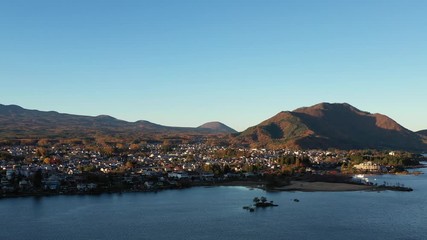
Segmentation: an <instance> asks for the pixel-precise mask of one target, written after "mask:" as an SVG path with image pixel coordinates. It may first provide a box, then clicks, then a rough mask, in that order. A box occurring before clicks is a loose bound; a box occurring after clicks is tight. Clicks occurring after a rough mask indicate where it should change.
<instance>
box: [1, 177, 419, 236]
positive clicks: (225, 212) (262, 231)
mask: <svg viewBox="0 0 427 240" xmlns="http://www.w3.org/2000/svg"><path fill="white" fill-rule="evenodd" d="M421 171H423V172H426V169H421ZM370 179H371V180H374V179H376V180H375V181H377V182H378V183H380V184H382V183H383V182H384V181H387V182H388V183H390V184H395V183H399V184H404V185H405V186H408V187H412V188H413V189H414V191H413V192H393V191H384V192H364V191H362V192H274V193H271V192H265V191H262V190H259V189H253V190H251V189H248V188H245V187H209V188H206V187H197V188H191V189H185V190H168V191H162V192H158V193H125V194H102V195H98V196H52V197H41V198H35V197H29V198H14V199H0V213H1V218H0V226H1V230H0V239H45V240H50V239H55V240H56V239H65V240H68V239H235V240H239V239H246V240H247V239H270V240H271V239H343V238H345V239H425V238H426V234H427V230H426V229H427V227H426V225H425V224H426V223H427V209H426V205H427V204H426V203H427V188H426V183H427V175H426V174H423V175H419V176H412V175H410V176H396V175H382V176H370ZM256 196H258V197H260V196H265V197H267V198H268V199H269V200H273V201H274V202H275V203H277V204H279V206H278V207H275V208H266V209H257V210H256V211H255V212H249V211H246V210H244V209H242V207H243V206H245V205H249V204H251V203H252V199H253V198H254V197H256ZM294 198H297V199H299V200H300V202H294V201H293V199H294Z"/></svg>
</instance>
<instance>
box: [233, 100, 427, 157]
mask: <svg viewBox="0 0 427 240" xmlns="http://www.w3.org/2000/svg"><path fill="white" fill-rule="evenodd" d="M239 142H240V143H244V144H249V145H251V146H257V147H260V146H262V147H270V148H279V147H291V148H304V149H309V148H321V149H328V148H337V149H364V148H375V149H396V150H399V149H402V150H424V149H427V145H426V144H424V143H423V141H422V139H421V137H420V136H419V135H418V134H416V133H414V132H412V131H410V130H408V129H406V128H404V127H402V126H401V125H399V124H398V123H396V122H395V121H394V120H392V119H391V118H389V117H387V116H385V115H382V114H371V113H368V112H364V111H361V110H359V109H357V108H355V107H353V106H351V105H349V104H346V103H344V104H330V103H321V104H317V105H314V106H311V107H304V108H299V109H296V110H294V111H291V112H280V113H278V114H277V115H275V116H273V117H272V118H270V119H267V120H265V121H263V122H262V123H260V124H258V125H256V126H253V127H250V128H248V129H247V130H245V131H244V132H242V133H241V134H240V135H239V136H238V137H237V138H236V139H235V143H239Z"/></svg>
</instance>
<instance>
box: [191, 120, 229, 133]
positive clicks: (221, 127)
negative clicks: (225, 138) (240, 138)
mask: <svg viewBox="0 0 427 240" xmlns="http://www.w3.org/2000/svg"><path fill="white" fill-rule="evenodd" d="M197 128H199V129H210V130H212V131H215V132H218V133H237V131H236V130H234V129H232V128H230V127H229V126H227V125H225V124H223V123H221V122H208V123H205V124H203V125H201V126H199V127H197Z"/></svg>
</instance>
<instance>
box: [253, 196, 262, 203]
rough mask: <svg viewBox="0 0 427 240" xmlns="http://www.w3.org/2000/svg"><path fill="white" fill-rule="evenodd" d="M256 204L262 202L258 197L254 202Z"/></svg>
mask: <svg viewBox="0 0 427 240" xmlns="http://www.w3.org/2000/svg"><path fill="white" fill-rule="evenodd" d="M252 201H253V202H254V203H259V202H260V201H261V200H260V199H259V198H258V197H254V199H253V200H252Z"/></svg>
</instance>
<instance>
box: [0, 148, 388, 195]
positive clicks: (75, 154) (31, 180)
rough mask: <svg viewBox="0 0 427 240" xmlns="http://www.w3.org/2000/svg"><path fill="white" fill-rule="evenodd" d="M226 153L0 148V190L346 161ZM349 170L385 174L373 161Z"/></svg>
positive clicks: (100, 185) (110, 185) (141, 186)
mask: <svg viewBox="0 0 427 240" xmlns="http://www.w3.org/2000/svg"><path fill="white" fill-rule="evenodd" d="M228 150H229V149H227V148H225V147H218V146H207V145H204V144H183V145H178V146H176V147H174V148H173V149H172V150H168V151H164V149H163V148H162V146H161V145H157V144H151V145H150V144H147V145H145V146H144V149H143V151H142V150H141V151H138V150H136V151H135V150H132V151H130V150H129V151H124V152H122V153H121V154H115V155H105V154H102V153H101V152H99V151H94V150H87V149H85V148H84V147H83V146H73V145H61V146H55V147H51V148H50V149H48V153H49V156H40V154H39V153H38V152H37V146H3V147H1V148H0V151H1V152H6V153H7V154H8V155H9V158H8V159H1V158H0V179H1V182H0V187H1V188H0V189H1V192H2V193H3V194H8V193H15V194H16V193H34V192H55V193H86V192H93V191H108V190H117V189H129V190H137V191H143V190H153V189H161V188H172V187H182V186H186V185H188V184H192V183H200V184H203V183H210V182H218V181H226V180H228V179H246V178H251V177H257V176H263V175H266V174H280V173H282V171H283V169H284V168H285V167H287V166H286V161H285V160H284V159H285V158H286V157H289V156H291V157H292V159H298V162H299V159H308V160H309V164H305V165H304V164H301V163H299V165H298V166H296V167H298V169H299V171H300V172H309V173H311V174H323V173H324V172H325V171H329V170H331V169H332V170H334V171H336V170H337V169H338V170H339V167H340V166H341V165H340V164H341V163H342V162H347V161H348V153H347V152H343V151H340V152H329V151H321V150H310V151H294V150H287V149H282V150H267V149H233V151H232V152H233V154H228V155H227V154H224V152H227V151H228ZM46 158H48V159H47V160H46ZM50 160H54V161H50ZM288 164H289V163H288ZM292 164H297V163H292ZM354 168H355V169H358V170H363V171H372V172H377V171H383V170H384V169H383V166H379V165H377V164H375V163H372V162H363V163H360V164H358V165H354Z"/></svg>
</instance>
